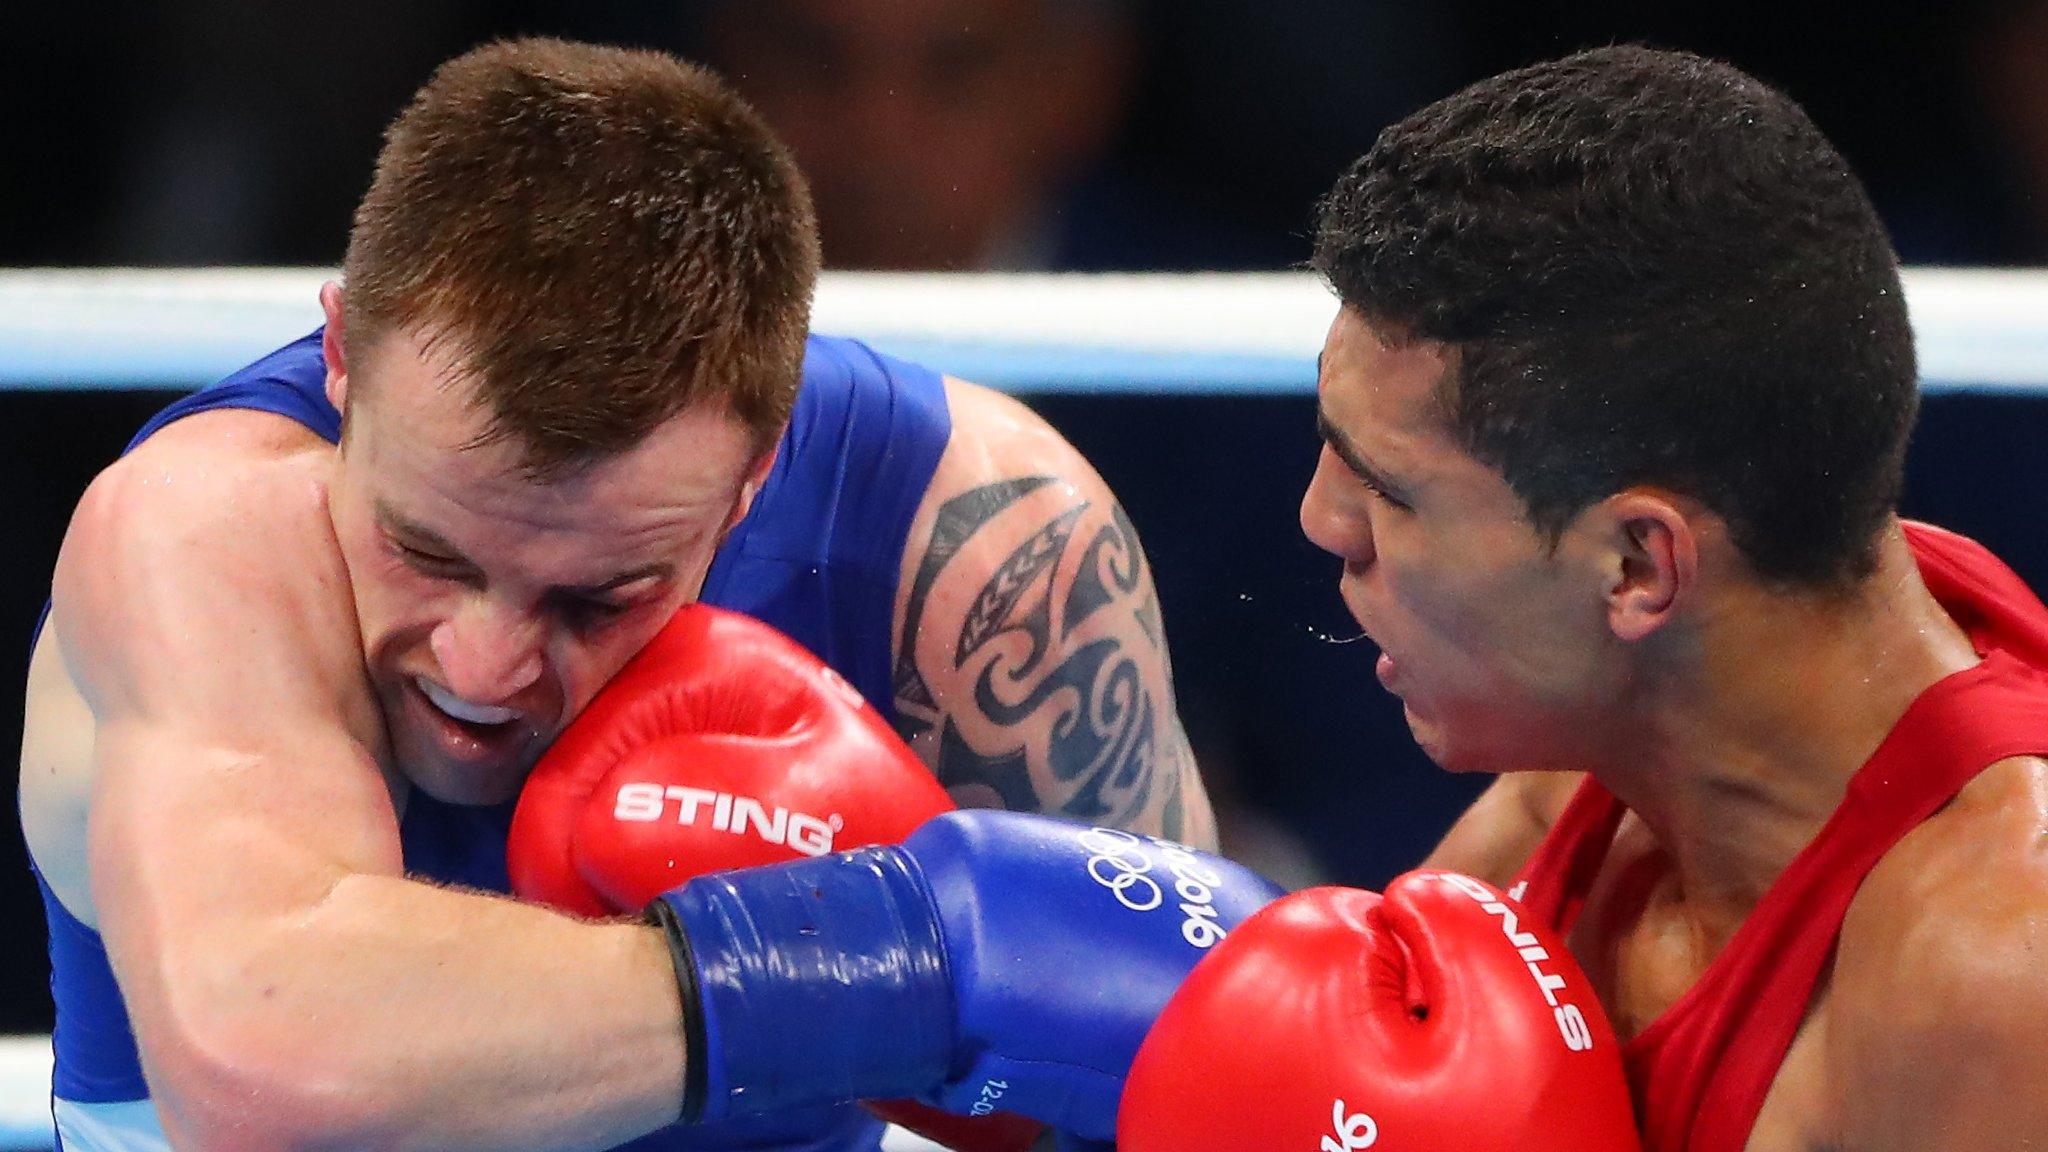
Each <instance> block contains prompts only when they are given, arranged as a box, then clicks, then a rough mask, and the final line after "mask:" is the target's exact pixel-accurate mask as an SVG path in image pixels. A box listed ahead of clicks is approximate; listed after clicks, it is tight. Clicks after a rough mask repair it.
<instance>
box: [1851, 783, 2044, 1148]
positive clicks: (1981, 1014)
mask: <svg viewBox="0 0 2048 1152" xmlns="http://www.w3.org/2000/svg"><path fill="white" fill-rule="evenodd" d="M2044 846H2048V761H2044V760H2042V759H2040V758H2037V757H2014V758H2011V759H2007V760H2003V761H2000V762H1999V763H1997V764H1994V765H1992V766H1991V767H1990V768H1988V769H1986V770H1985V771H1984V772H1983V773H1982V774H1981V775H1980V776H1978V777H1977V779H1975V780H1974V781H1972V782H1971V783H1970V785H1969V786H1968V787H1966V788H1964V789H1963V791H1962V792H1961V793H1960V794H1958V795H1957V797H1956V798H1955V799H1954V800H1953V801H1952V802H1950V804H1949V805H1948V806H1947V807H1945V808H1944V809H1942V810H1941V811H1940V812H1938V813H1936V814H1935V815H1934V816H1933V817H1931V818H1929V819H1928V820H1927V821H1925V822H1924V823H1922V824H1921V825H1920V826H1919V827H1917V828H1915V829H1914V830H1913V831H1912V832H1910V833H1908V834H1907V835H1906V837H1905V838H1904V839H1902V840H1901V841H1900V842H1899V843H1898V844H1897V845H1896V846H1894V847H1893V848H1892V849H1891V850H1890V851H1889V852H1887V853H1886V854H1885V857H1884V858H1883V859H1882V860H1881V861H1880V862H1879V863H1878V865H1877V867H1876V868H1874V869H1872V871H1871V873H1870V875H1869V876H1868V877H1867V878H1866V879H1865V880H1864V883H1863V885H1862V887H1861V888H1859V889H1858V891H1857V894H1856V897H1855V899H1854V901H1853V903H1852V904H1851V905H1850V909H1849V914H1848V916H1847V918H1846V919H1845V920H1844V922H1843V925H1842V934H1841V939H1840V943H1839V947H1838V950H1837V954H1836V960H1835V968H1834V974H1833V983H1832V987H1831V991H1830V997H1829V1025H1828V1034H1829V1042H1828V1049H1829V1053H1828V1061H1829V1065H1830V1068H1831V1076H1830V1078H1831V1079H1832V1080H1833V1081H1834V1083H1835V1086H1836V1091H1837V1094H1838V1095H1839V1096H1840V1098H1841V1099H1842V1101H1843V1103H1844V1104H1845V1105H1846V1107H1845V1108H1844V1110H1843V1111H1844V1114H1845V1115H1846V1116H1849V1117H1855V1118H1857V1119H1855V1120H1852V1121H1851V1123H1852V1124H1854V1125H1857V1126H1866V1127H1868V1128H1870V1131H1869V1132H1868V1133H1854V1132H1852V1133H1851V1134H1850V1135H1851V1136H1852V1137H1856V1139H1852V1141H1851V1146H1852V1147H1865V1146H1869V1147H1873V1148H1880V1147H1893V1146H1898V1147H1906V1146H1915V1147H1935V1146H1939V1147H1963V1146H1974V1145H1967V1144H1946V1143H1938V1142H1934V1143H1930V1142H1927V1141H1926V1140H1925V1139H1924V1136H1925V1135H1926V1133H1927V1132H1928V1131H1929V1129H1925V1128H1919V1127H1916V1125H1918V1124H1921V1123H1925V1124H1928V1125H1935V1124H1939V1123H1941V1122H1943V1118H1944V1117H1949V1116H1950V1113H1952V1112H1954V1113H1957V1114H1958V1115H1960V1114H1962V1113H1967V1112H1970V1111H1971V1110H1973V1109H1975V1110H1982V1109H1985V1108H1988V1107H1991V1106H1992V1105H1994V1104H1997V1103H1998V1102H1999V1101H2000V1100H2001V1099H2010V1100H2013V1101H2017V1100H2018V1098H2020V1097H2025V1096H2034V1097H2038V1096H2039V1095H2040V1094H2039V1093H2030V1092H2028V1091H2024V1090H2022V1089H2023V1087H2024V1086H2029V1085H2036V1084H2039V1083H2041V1082H2042V1081H2043V1079H2048V1049H2044V1048H2043V1047H2042V1045H2041V1043H2040V1037H2041V1036H2043V1035H2048V982H2044V981H2043V980H2042V979H2041V958H2042V957H2043V956H2044V955H2048V915H2044V909H2048V850H2044ZM1973 1086H1974V1087H1973ZM2006 1106H2008V1105H2000V1107H2006ZM2031 1107H2032V1109H2033V1110H2032V1111H2031V1112H2030V1113H2029V1118H2030V1119H2029V1121H2026V1122H2022V1127H2021V1128H2015V1129H2014V1130H2013V1131H2014V1132H2015V1133H2017V1132H2019V1131H2022V1130H2025V1131H2028V1132H2033V1133H2038V1134H2040V1135H2044V1136H2048V1100H2044V1101H2041V1102H2040V1103H2035V1104H2032V1105H2031ZM2023 1110H2024V1109H2023ZM1908 1117H1910V1118H1908ZM2012 1118H2013V1119H2014V1120H2015V1121H2019V1120H2020V1118H2019V1117H2018V1116H2017V1115H2015V1116H2013V1117H2012ZM1954 1122H1955V1123H1963V1124H1965V1125H1967V1123H1969V1122H1970V1121H1968V1120H1967V1119H1960V1120H1954ZM1915 1132H1919V1133H1921V1135H1922V1137H1923V1139H1922V1141H1921V1142H1920V1143H1918V1144H1915V1143H1913V1140H1914V1135H1913V1134H1914V1133H1915ZM1900 1139H1903V1140H1904V1141H1905V1143H1899V1140H1900Z"/></svg>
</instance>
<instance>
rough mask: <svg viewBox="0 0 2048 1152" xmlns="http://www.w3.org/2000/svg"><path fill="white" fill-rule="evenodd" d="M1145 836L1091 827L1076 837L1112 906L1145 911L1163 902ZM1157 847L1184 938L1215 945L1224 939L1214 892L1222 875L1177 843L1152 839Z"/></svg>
mask: <svg viewBox="0 0 2048 1152" xmlns="http://www.w3.org/2000/svg"><path fill="white" fill-rule="evenodd" d="M1149 839H1150V838H1149V837H1140V836H1135V835H1133V834H1131V833H1129V832H1125V831H1123V830H1122V829H1118V828H1090V829H1088V830H1087V831H1085V832H1083V833H1081V836H1080V841H1081V846H1082V847H1083V848H1085V849H1087V851H1088V853H1089V856H1088V878H1089V879H1091V880H1093V881H1095V882H1096V883H1097V884H1100V885H1102V886H1103V887H1104V888H1107V889H1109V893H1110V895H1112V896H1114V897H1116V902H1117V903H1119V904H1121V905H1123V906H1124V907H1126V908H1128V909H1130V910H1131V911H1133V912H1150V911H1152V910H1153V909H1155V908H1157V907H1159V906H1160V905H1162V904H1164V903H1166V889H1165V888H1164V887H1163V886H1162V880H1160V879H1155V878H1154V877H1153V876H1152V874H1151V873H1152V865H1153V864H1154V863H1155V860H1154V858H1153V855H1152V852H1151V850H1150V848H1148V847H1147V840H1149ZM1150 843H1151V846H1152V847H1153V848H1157V849H1158V851H1159V857H1158V861H1157V862H1163V863H1164V864H1165V867H1166V871H1167V872H1168V873H1169V874H1170V875H1169V876H1168V877H1166V878H1165V880H1164V883H1169V884H1171V885H1172V887H1173V894H1174V896H1176V897H1178V902H1179V906H1180V911H1181V915H1182V917H1183V918H1182V920H1181V925H1180V934H1181V938H1182V939H1183V940H1186V941H1187V942H1188V943H1189V944H1190V945H1192V946H1194V947H1195V948H1199V949H1204V950H1206V949H1208V948H1211V947H1214V946H1215V944H1216V942H1217V941H1219V940H1221V939H1223V935H1224V927H1223V924H1222V921H1221V917H1220V916H1219V915H1218V914H1217V911H1216V891H1217V889H1219V888H1221V887H1222V886H1223V874H1222V873H1220V872H1218V871H1217V870H1216V869H1214V868H1212V867H1210V866H1209V865H1207V864H1204V863H1202V861H1201V860H1200V859H1199V858H1197V857H1196V855H1195V854H1194V853H1193V852H1192V851H1190V850H1188V849H1187V848H1184V847H1182V846H1181V845H1178V844H1172V843H1169V842H1167V841H1164V840H1151V841H1150Z"/></svg>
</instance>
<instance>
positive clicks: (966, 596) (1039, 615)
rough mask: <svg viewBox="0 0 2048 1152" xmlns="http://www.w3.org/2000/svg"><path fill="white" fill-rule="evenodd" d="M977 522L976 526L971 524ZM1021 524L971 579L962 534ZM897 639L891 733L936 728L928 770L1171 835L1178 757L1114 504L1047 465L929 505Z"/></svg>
mask: <svg viewBox="0 0 2048 1152" xmlns="http://www.w3.org/2000/svg"><path fill="white" fill-rule="evenodd" d="M984 534H987V535H984ZM1017 537H1021V540H1020V542H1019V543H1017V544H1016V545H1015V546H1014V547H1012V548H1011V549H1010V550H1009V552H1008V554H1007V556H1004V557H1003V559H1002V560H1001V562H1000V563H998V564H997V565H996V566H995V567H994V569H993V570H991V571H989V572H988V574H987V575H986V576H983V577H980V578H979V582H978V583H976V582H975V581H976V577H975V576H971V575H968V574H967V571H966V569H965V567H964V566H957V565H956V564H955V561H956V560H957V559H958V557H959V556H960V555H961V553H962V552H963V550H967V549H968V546H969V544H970V543H971V542H976V541H977V540H979V541H981V542H982V543H981V546H980V547H979V548H978V549H976V554H978V555H982V556H986V555H988V549H987V545H986V540H988V539H990V538H999V539H1008V538H1017ZM903 629H904V630H903V635H902V637H901V638H900V641H899V643H898V645H897V659H896V666H895V677H894V680H895V683H894V691H895V696H896V711H897V716H898V725H899V730H900V731H901V732H902V733H903V735H904V737H905V738H906V739H910V740H917V741H930V740H936V742H937V745H938V749H939V753H938V775H939V782H940V783H941V784H943V785H945V786H946V787H947V788H949V789H956V790H959V789H969V790H971V788H972V787H973V786H976V785H979V786H981V787H985V788H988V789H990V790H992V791H993V792H994V794H995V796H994V799H996V800H998V801H999V802H1000V803H1001V804H1002V806H1003V807H1005V808H1009V809H1014V810H1022V811H1044V812H1050V813H1055V814H1059V815H1064V816H1071V817H1074V818H1077V819H1081V820H1087V821H1091V822H1094V823H1101V824H1111V825H1124V824H1130V823H1133V822H1134V821H1137V820H1139V819H1141V818H1143V817H1144V816H1145V815H1146V814H1147V813H1148V812H1153V811H1156V812H1158V813H1160V817H1159V830H1160V831H1161V832H1162V833H1163V834H1165V835H1167V836H1169V837H1179V836H1180V835H1182V829H1183V825H1184V824H1185V822H1186V821H1185V800H1184V798H1183V796H1182V794H1181V789H1182V787H1183V783H1182V780H1183V777H1184V776H1185V775H1187V774H1189V772H1190V771H1191V770H1190V769H1188V768H1187V765H1188V762H1189V760H1190V755H1189V752H1188V748H1187V740H1186V737H1185V736H1184V735H1183V734H1182V732H1181V726H1180V720H1179V718H1178V716H1177V715H1175V712H1174V706H1173V693H1172V681H1171V666H1170V662H1169V659H1168V656H1167V650H1166V636H1165V632H1164V629H1163V628H1162V627H1161V624H1160V617H1159V600H1158V595H1157V593H1156V592H1155V591H1154V590H1153V586H1152V580H1151V575H1150V573H1149V572H1148V571H1147V568H1146V563H1145V555H1144V551H1143V549H1142V548H1141V547H1140V546H1139V543H1138V534H1137V531H1136V529H1135V528H1134V527H1133V526H1132V524H1131V522H1130V519H1129V517H1127V516H1126V515H1125V514H1124V510H1123V508H1122V507H1121V506H1119V505H1116V504H1114V503H1111V504H1110V505H1109V506H1108V507H1107V508H1100V507H1098V506H1096V505H1095V504H1093V503H1091V502H1090V501H1087V500H1085V499H1082V498H1080V497H1079V496H1078V495H1077V494H1075V493H1074V492H1073V490H1072V489H1071V488H1070V487H1068V486H1067V485H1065V484H1062V483H1060V482H1058V481H1057V480H1056V479H1055V478H1053V477H1050V476H1030V477H1022V478H1018V479H1013V480H1004V481H1000V482H997V483H993V484H987V485H984V486H982V487H979V488H976V489H973V490H972V491H969V492H966V493H964V494H962V495H960V496H957V497H955V498H953V499H952V500H949V501H947V502H946V504H945V505H943V506H942V507H941V508H940V509H939V513H938V517H937V522H936V523H935V525H934V526H933V529H932V538H931V543H930V546H929V547H928V548H927V550H926V552H925V555H924V558H923V560H922V562H921V563H920V565H919V567H918V571H917V575H916V577H915V580H914V582H913V583H912V586H911V592H910V598H909V602H908V604H907V608H906V611H905V614H904V625H903Z"/></svg>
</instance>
